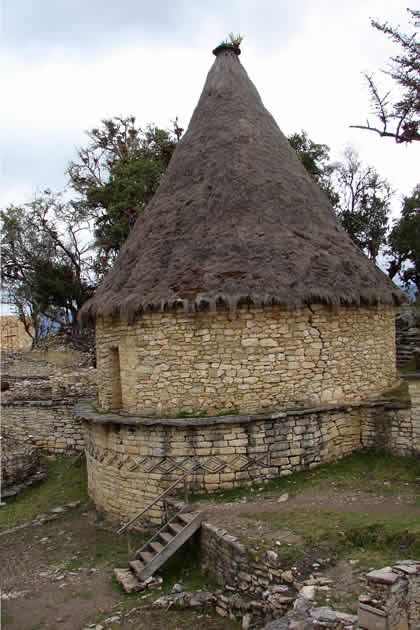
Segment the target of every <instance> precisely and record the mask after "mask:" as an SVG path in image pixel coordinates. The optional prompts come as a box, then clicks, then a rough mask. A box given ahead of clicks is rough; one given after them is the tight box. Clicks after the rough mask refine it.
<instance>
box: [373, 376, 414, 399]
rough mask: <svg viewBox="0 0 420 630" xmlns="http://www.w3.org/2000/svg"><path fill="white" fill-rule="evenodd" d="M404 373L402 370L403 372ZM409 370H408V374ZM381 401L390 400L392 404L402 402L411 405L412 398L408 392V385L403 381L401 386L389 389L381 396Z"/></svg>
mask: <svg viewBox="0 0 420 630" xmlns="http://www.w3.org/2000/svg"><path fill="white" fill-rule="evenodd" d="M401 371H402V370H401ZM408 371H409V370H407V372H408ZM379 398H380V399H381V400H389V401H390V402H400V403H408V404H410V402H411V398H410V394H409V391H408V383H407V381H406V380H403V381H402V382H401V383H400V384H399V385H397V386H396V387H393V388H392V389H388V390H387V391H385V392H382V394H381V395H380V396H379Z"/></svg>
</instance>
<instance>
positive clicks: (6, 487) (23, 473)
mask: <svg viewBox="0 0 420 630" xmlns="http://www.w3.org/2000/svg"><path fill="white" fill-rule="evenodd" d="M39 466H40V453H39V451H38V450H37V449H36V448H34V447H33V446H32V445H31V444H27V443H24V442H18V441H16V440H14V439H12V438H10V437H7V438H6V437H5V436H3V437H2V441H1V453H0V473H1V482H0V488H1V496H2V497H4V496H8V495H9V494H14V492H12V488H13V487H14V486H17V485H21V484H24V483H25V482H26V481H27V479H28V478H29V477H31V476H32V475H34V474H35V473H37V472H38V470H39Z"/></svg>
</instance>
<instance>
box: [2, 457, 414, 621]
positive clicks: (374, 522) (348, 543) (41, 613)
mask: <svg viewBox="0 0 420 630" xmlns="http://www.w3.org/2000/svg"><path fill="white" fill-rule="evenodd" d="M46 465H47V467H48V478H47V479H46V480H45V481H43V482H42V483H41V484H39V485H38V486H36V487H32V488H29V489H28V490H26V491H24V492H23V493H21V494H20V495H19V496H18V497H16V499H14V500H11V501H8V503H7V505H6V506H5V507H2V508H1V509H0V530H3V531H4V530H5V529H7V528H10V527H13V526H16V525H19V524H22V523H24V522H26V521H28V520H31V519H33V518H34V517H35V516H37V515H38V514H39V513H46V512H48V511H50V510H51V509H52V508H55V507H57V506H60V505H63V504H65V503H69V502H70V501H76V500H80V501H81V502H82V505H81V507H80V508H77V509H75V510H72V511H71V512H68V513H65V514H63V515H60V517H59V518H58V519H57V520H56V521H52V522H50V523H45V524H44V525H42V526H38V527H33V528H32V527H31V528H25V529H22V530H19V531H17V532H15V533H13V534H5V535H3V537H2V550H0V573H1V572H2V571H3V573H4V576H3V577H2V583H3V585H4V586H3V587H4V588H5V589H9V590H13V589H18V590H22V591H25V595H24V596H22V597H23V599H16V600H11V601H7V602H6V603H5V605H4V606H3V627H4V628H5V629H7V630H9V629H10V630H21V628H25V630H26V629H28V630H38V628H39V629H42V630H49V629H52V628H54V629H55V628H58V629H61V628H62V629H63V630H67V629H70V630H79V628H82V627H86V625H87V623H88V622H90V623H93V622H95V623H102V622H103V620H104V618H107V617H110V616H112V614H113V613H114V612H120V613H121V614H122V615H123V617H124V615H125V616H126V619H127V624H128V623H129V622H130V623H129V625H127V627H130V628H133V629H134V630H146V628H147V630H161V629H162V630H163V629H164V628H165V630H166V627H167V625H168V624H169V623H170V624H171V625H172V627H173V628H174V630H175V629H179V630H190V629H191V630H192V628H197V627H203V628H208V629H209V630H213V629H214V630H216V629H224V630H230V629H233V628H237V627H238V625H237V624H235V623H234V622H231V621H230V620H225V619H219V618H218V617H214V615H212V614H211V613H210V612H209V611H205V612H203V611H196V612H178V611H175V612H172V611H166V612H165V611H150V610H147V609H142V608H141V607H142V606H144V605H147V604H148V603H149V602H151V601H153V599H154V598H157V597H158V596H159V595H160V594H162V593H164V592H167V591H169V590H170V589H171V588H172V585H173V584H174V583H175V582H179V581H182V582H183V584H184V586H185V588H186V589H187V590H194V589H199V588H201V589H209V590H212V589H213V588H214V584H212V582H211V581H210V580H209V578H208V577H207V576H205V575H203V573H202V572H201V570H200V558H199V555H198V545H194V544H191V545H189V546H187V547H184V548H183V549H181V550H180V551H179V552H178V553H177V554H176V555H175V556H174V557H173V558H172V559H171V560H170V562H168V563H167V565H166V566H165V568H164V569H163V570H162V572H161V575H162V577H163V580H164V582H163V588H162V589H161V590H160V591H153V592H148V593H146V594H140V595H138V594H135V595H130V596H129V595H126V594H125V593H124V592H123V591H122V590H121V588H120V587H119V586H118V585H117V584H116V583H115V581H114V579H113V578H112V568H113V567H115V566H123V567H124V566H127V558H128V555H129V554H130V552H132V551H133V550H134V549H136V548H137V547H138V546H140V545H141V544H142V542H143V540H144V539H145V536H146V535H147V532H144V534H133V533H131V534H129V535H128V536H125V537H124V536H123V537H118V536H116V535H115V532H114V528H113V527H112V526H111V525H110V524H109V523H107V522H106V521H103V519H102V518H101V517H99V516H98V515H96V513H95V511H94V510H93V507H92V506H90V505H89V502H88V497H87V489H86V473H85V469H84V463H83V462H82V461H81V460H79V461H78V462H76V465H74V457H58V458H56V459H47V461H46ZM419 489H420V460H419V458H406V457H395V456H392V455H390V454H389V453H386V452H372V451H366V452H359V453H355V454H353V455H351V456H350V457H347V458H345V459H343V460H341V461H339V462H336V463H332V464H328V465H325V466H321V467H319V468H317V469H314V470H311V471H306V472H301V473H296V474H294V475H291V476H290V477H287V478H282V479H279V480H275V481H271V482H269V483H267V484H265V485H264V486H261V485H259V486H253V487H251V488H244V489H238V490H232V491H225V492H219V493H216V494H215V495H214V494H213V495H211V496H196V497H192V499H193V501H195V502H198V501H199V502H200V508H202V509H206V510H207V509H209V519H208V520H212V518H213V517H215V518H216V520H217V517H218V516H219V517H220V523H221V524H222V525H223V527H224V528H225V529H227V530H228V531H229V532H230V533H233V534H234V535H236V536H238V538H239V539H241V540H242V541H243V542H245V543H246V544H247V545H248V546H250V547H251V546H254V547H256V551H255V555H257V556H258V555H260V554H261V553H262V552H263V551H265V549H267V548H275V549H276V551H277V552H278V554H279V556H280V559H281V562H282V566H283V567H284V568H290V567H291V566H292V565H295V566H298V567H302V570H304V572H305V571H306V574H309V573H310V572H312V571H313V568H312V564H313V562H314V561H316V560H318V559H320V558H321V559H322V558H329V562H328V567H329V568H328V570H329V571H330V572H331V575H332V577H333V579H334V582H335V588H334V592H333V593H326V594H325V595H322V596H321V599H320V601H319V602H318V603H319V604H322V603H328V604H333V605H335V606H336V607H337V608H338V609H341V610H348V611H353V612H354V605H355V601H356V600H357V595H358V593H359V592H360V582H359V580H360V578H361V577H362V576H363V573H364V572H365V571H366V570H368V569H370V568H374V567H381V566H386V565H389V564H390V563H392V562H394V561H395V560H398V559H401V558H408V557H411V558H420V498H419ZM286 494H287V496H288V499H287V501H286V502H284V503H283V502H280V503H279V502H278V501H279V498H280V497H281V496H283V495H286ZM349 506H350V507H349ZM350 508H351V509H350ZM218 511H219V512H218ZM206 519H207V516H206ZM284 531H286V532H287V533H288V535H289V536H290V535H292V536H293V537H294V540H295V542H294V543H284V544H283V543H282V544H280V545H277V546H276V540H277V539H278V538H281V532H284ZM292 539H293V538H292ZM292 539H291V540H292ZM285 540H289V539H288V538H286V539H285ZM326 566H327V565H325V567H326ZM62 576H64V577H62ZM61 578H62V579H61ZM60 579H61V581H60ZM322 598H324V599H322ZM321 600H322V601H321ZM133 609H138V610H134V612H133ZM25 611H26V612H25ZM130 611H131V612H130ZM25 615H26V616H25ZM22 619H23V620H24V621H22ZM28 619H29V620H30V623H31V624H32V625H25V624H27V620H28ZM57 619H62V621H57ZM25 620H26V621H25ZM32 621H33V623H32ZM79 621H80V624H79V625H77V624H78V622H79ZM82 621H83V624H85V625H82ZM66 624H67V625H66ZM105 627H106V628H107V629H108V628H109V629H111V628H121V624H120V623H108V624H105Z"/></svg>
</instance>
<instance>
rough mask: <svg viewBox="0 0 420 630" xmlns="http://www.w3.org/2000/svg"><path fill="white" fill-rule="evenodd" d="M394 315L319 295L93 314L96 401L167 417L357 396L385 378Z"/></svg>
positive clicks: (389, 378)
mask: <svg viewBox="0 0 420 630" xmlns="http://www.w3.org/2000/svg"><path fill="white" fill-rule="evenodd" d="M394 319H395V309H394V308H393V307H392V306H378V307H363V308H358V307H340V308H336V309H331V308H329V307H328V306H325V305H320V304H314V305H312V306H310V307H301V308H296V309H293V310H291V309H286V308H281V307H264V308H255V307H241V308H240V309H239V310H238V311H237V312H231V311H228V310H225V309H221V310H218V312H217V313H215V314H212V313H209V312H200V313H196V314H194V315H185V314H183V313H179V312H168V313H149V314H143V315H142V316H141V317H139V318H138V319H137V321H136V322H134V323H133V324H127V323H123V322H120V320H119V319H116V318H114V319H113V320H105V321H104V320H101V319H99V320H98V321H97V323H96V348H97V368H98V386H99V404H100V406H101V408H102V409H104V410H109V409H112V408H122V409H124V410H125V411H126V412H128V413H131V414H139V415H145V416H161V417H174V416H177V415H185V414H194V415H197V414H200V413H201V414H203V415H212V414H217V413H229V412H232V411H238V412H241V413H254V412H259V411H270V410H278V409H286V408H296V407H305V406H308V405H314V404H319V403H325V402H328V403H330V402H335V401H348V402H353V401H358V400H363V399H366V398H367V397H368V396H370V395H372V394H374V393H378V392H381V391H383V390H385V389H387V388H389V387H391V386H392V385H393V384H394V382H395V379H396V367H395V324H394Z"/></svg>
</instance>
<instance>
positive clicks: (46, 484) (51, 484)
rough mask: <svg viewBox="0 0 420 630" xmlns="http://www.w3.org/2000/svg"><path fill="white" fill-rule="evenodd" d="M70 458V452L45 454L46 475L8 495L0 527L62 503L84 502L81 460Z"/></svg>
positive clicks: (28, 519)
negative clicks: (50, 455) (30, 485)
mask: <svg viewBox="0 0 420 630" xmlns="http://www.w3.org/2000/svg"><path fill="white" fill-rule="evenodd" d="M73 462H74V455H72V456H68V455H62V456H58V457H56V458H54V459H50V458H45V460H44V466H45V467H46V469H47V476H46V478H45V479H44V480H43V481H42V482H40V483H39V484H37V485H36V486H32V487H30V488H27V489H26V490H23V491H22V492H20V493H19V494H18V495H17V496H16V497H15V498H13V499H8V500H7V501H6V505H5V506H4V507H2V508H0V530H1V529H8V528H9V527H15V526H16V525H20V524H22V523H24V522H26V521H30V520H32V519H34V518H35V517H36V516H37V515H38V514H41V513H46V512H49V511H50V510H52V509H53V508H55V507H58V506H61V505H64V504H65V503H71V502H72V501H81V502H82V503H85V502H86V501H87V500H88V493H87V484H86V467H85V462H84V460H83V461H82V460H78V461H77V462H76V463H75V465H73Z"/></svg>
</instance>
